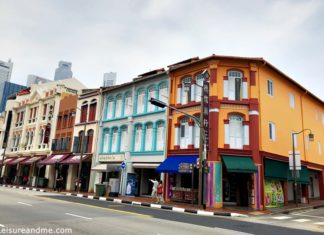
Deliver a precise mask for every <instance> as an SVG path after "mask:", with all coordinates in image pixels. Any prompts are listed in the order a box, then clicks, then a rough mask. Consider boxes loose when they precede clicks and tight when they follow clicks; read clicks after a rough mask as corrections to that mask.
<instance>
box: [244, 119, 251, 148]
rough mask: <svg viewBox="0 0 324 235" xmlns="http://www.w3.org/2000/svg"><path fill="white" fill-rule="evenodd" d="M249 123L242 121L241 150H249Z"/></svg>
mask: <svg viewBox="0 0 324 235" xmlns="http://www.w3.org/2000/svg"><path fill="white" fill-rule="evenodd" d="M249 128H250V123H249V122H248V121H243V136H244V139H243V149H249V148H250V139H249V138H250V131H249Z"/></svg>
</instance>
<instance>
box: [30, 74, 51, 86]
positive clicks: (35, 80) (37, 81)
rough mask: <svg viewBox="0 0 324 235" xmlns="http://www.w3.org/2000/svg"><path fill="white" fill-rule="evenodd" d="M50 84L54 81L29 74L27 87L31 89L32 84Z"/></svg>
mask: <svg viewBox="0 0 324 235" xmlns="http://www.w3.org/2000/svg"><path fill="white" fill-rule="evenodd" d="M48 82H53V80H49V79H46V78H42V77H39V76H37V75H32V74H29V75H28V76H27V86H28V87H30V86H31V85H32V84H43V83H48Z"/></svg>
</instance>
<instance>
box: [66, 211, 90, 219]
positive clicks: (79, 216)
mask: <svg viewBox="0 0 324 235" xmlns="http://www.w3.org/2000/svg"><path fill="white" fill-rule="evenodd" d="M65 214H66V215H70V216H74V217H78V218H82V219H88V220H91V219H92V218H89V217H84V216H81V215H75V214H70V213H65Z"/></svg>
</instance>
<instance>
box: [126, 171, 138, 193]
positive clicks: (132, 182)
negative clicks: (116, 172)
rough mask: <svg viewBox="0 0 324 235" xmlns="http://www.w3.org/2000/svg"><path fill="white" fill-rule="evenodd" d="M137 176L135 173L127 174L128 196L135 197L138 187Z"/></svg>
mask: <svg viewBox="0 0 324 235" xmlns="http://www.w3.org/2000/svg"><path fill="white" fill-rule="evenodd" d="M137 182H138V180H137V175H136V174H134V173H127V183H126V196H135V195H136V191H137V185H138V183H137Z"/></svg>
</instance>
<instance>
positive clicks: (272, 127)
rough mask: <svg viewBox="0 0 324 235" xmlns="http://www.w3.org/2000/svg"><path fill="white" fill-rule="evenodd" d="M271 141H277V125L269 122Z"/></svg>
mask: <svg viewBox="0 0 324 235" xmlns="http://www.w3.org/2000/svg"><path fill="white" fill-rule="evenodd" d="M269 139H270V140H273V141H275V140H276V125H275V124H274V123H272V122H269Z"/></svg>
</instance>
